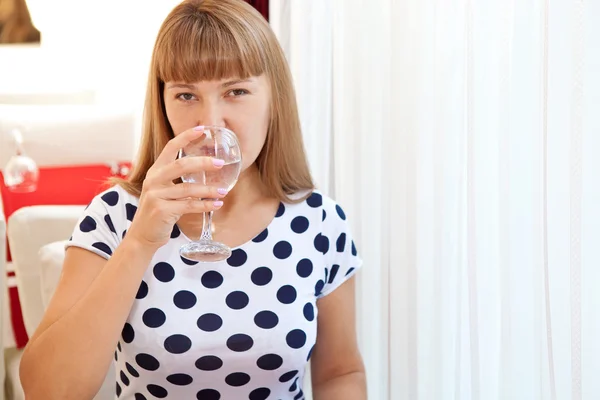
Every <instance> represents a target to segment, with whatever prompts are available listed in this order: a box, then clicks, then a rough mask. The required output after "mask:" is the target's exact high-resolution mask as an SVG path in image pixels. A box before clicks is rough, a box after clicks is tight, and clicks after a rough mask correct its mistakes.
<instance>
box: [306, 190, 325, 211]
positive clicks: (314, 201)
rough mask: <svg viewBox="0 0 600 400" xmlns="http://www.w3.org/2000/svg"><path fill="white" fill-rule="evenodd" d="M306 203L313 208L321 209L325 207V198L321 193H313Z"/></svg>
mask: <svg viewBox="0 0 600 400" xmlns="http://www.w3.org/2000/svg"><path fill="white" fill-rule="evenodd" d="M306 203H308V205H309V206H311V207H312V208H317V207H321V206H322V205H323V196H321V195H320V194H319V193H315V192H313V193H312V194H311V195H310V196H309V197H308V199H306Z"/></svg>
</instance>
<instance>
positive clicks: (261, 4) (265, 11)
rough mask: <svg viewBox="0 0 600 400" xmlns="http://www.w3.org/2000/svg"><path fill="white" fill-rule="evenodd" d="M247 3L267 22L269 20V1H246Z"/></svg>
mask: <svg viewBox="0 0 600 400" xmlns="http://www.w3.org/2000/svg"><path fill="white" fill-rule="evenodd" d="M246 3H250V4H251V5H252V7H254V8H256V9H257V10H258V11H259V12H260V13H261V14H262V15H263V17H265V19H266V20H267V21H268V20H269V0H246Z"/></svg>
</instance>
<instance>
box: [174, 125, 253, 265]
mask: <svg viewBox="0 0 600 400" xmlns="http://www.w3.org/2000/svg"><path fill="white" fill-rule="evenodd" d="M179 157H214V158H217V159H220V160H223V161H224V162H225V164H224V165H223V167H222V168H220V169H219V170H217V171H209V172H205V171H199V172H198V173H193V174H189V175H185V176H182V177H181V180H182V181H183V182H190V183H202V184H204V185H209V186H215V187H218V188H224V189H227V190H228V191H229V190H231V189H232V188H233V187H234V185H235V184H236V182H237V180H238V177H239V175H240V170H241V168H242V152H241V149H240V145H239V142H238V139H237V137H236V135H235V134H234V133H233V132H232V131H230V130H229V129H227V128H222V127H217V126H205V127H204V135H203V136H202V137H200V138H199V139H197V140H195V141H193V142H191V143H190V144H188V145H187V146H186V147H184V148H183V149H181V150H180V152H179ZM203 200H209V199H203ZM215 200H216V199H215ZM212 216H213V212H212V211H211V212H208V213H204V214H203V221H204V222H203V225H202V236H201V237H200V240H198V241H192V242H190V243H187V244H185V245H183V246H181V249H180V251H179V252H180V254H181V256H182V257H184V258H187V259H188V260H193V261H204V262H215V261H222V260H225V259H227V258H229V256H231V249H230V248H229V247H228V246H227V245H226V244H224V243H220V242H216V241H214V240H213V239H212Z"/></svg>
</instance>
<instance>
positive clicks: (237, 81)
mask: <svg viewBox="0 0 600 400" xmlns="http://www.w3.org/2000/svg"><path fill="white" fill-rule="evenodd" d="M248 82H252V78H248V79H235V80H232V81H227V82H225V83H223V84H222V85H221V87H223V88H227V87H230V86H233V85H237V84H240V83H248ZM167 89H188V90H195V89H197V87H196V85H194V84H191V83H170V84H169V86H168V87H167Z"/></svg>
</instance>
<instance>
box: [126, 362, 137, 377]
mask: <svg viewBox="0 0 600 400" xmlns="http://www.w3.org/2000/svg"><path fill="white" fill-rule="evenodd" d="M125 368H127V372H129V373H130V374H131V376H133V377H134V378H139V376H140V373H139V372H137V370H136V369H135V368H133V366H131V364H129V363H128V362H126V363H125Z"/></svg>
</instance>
